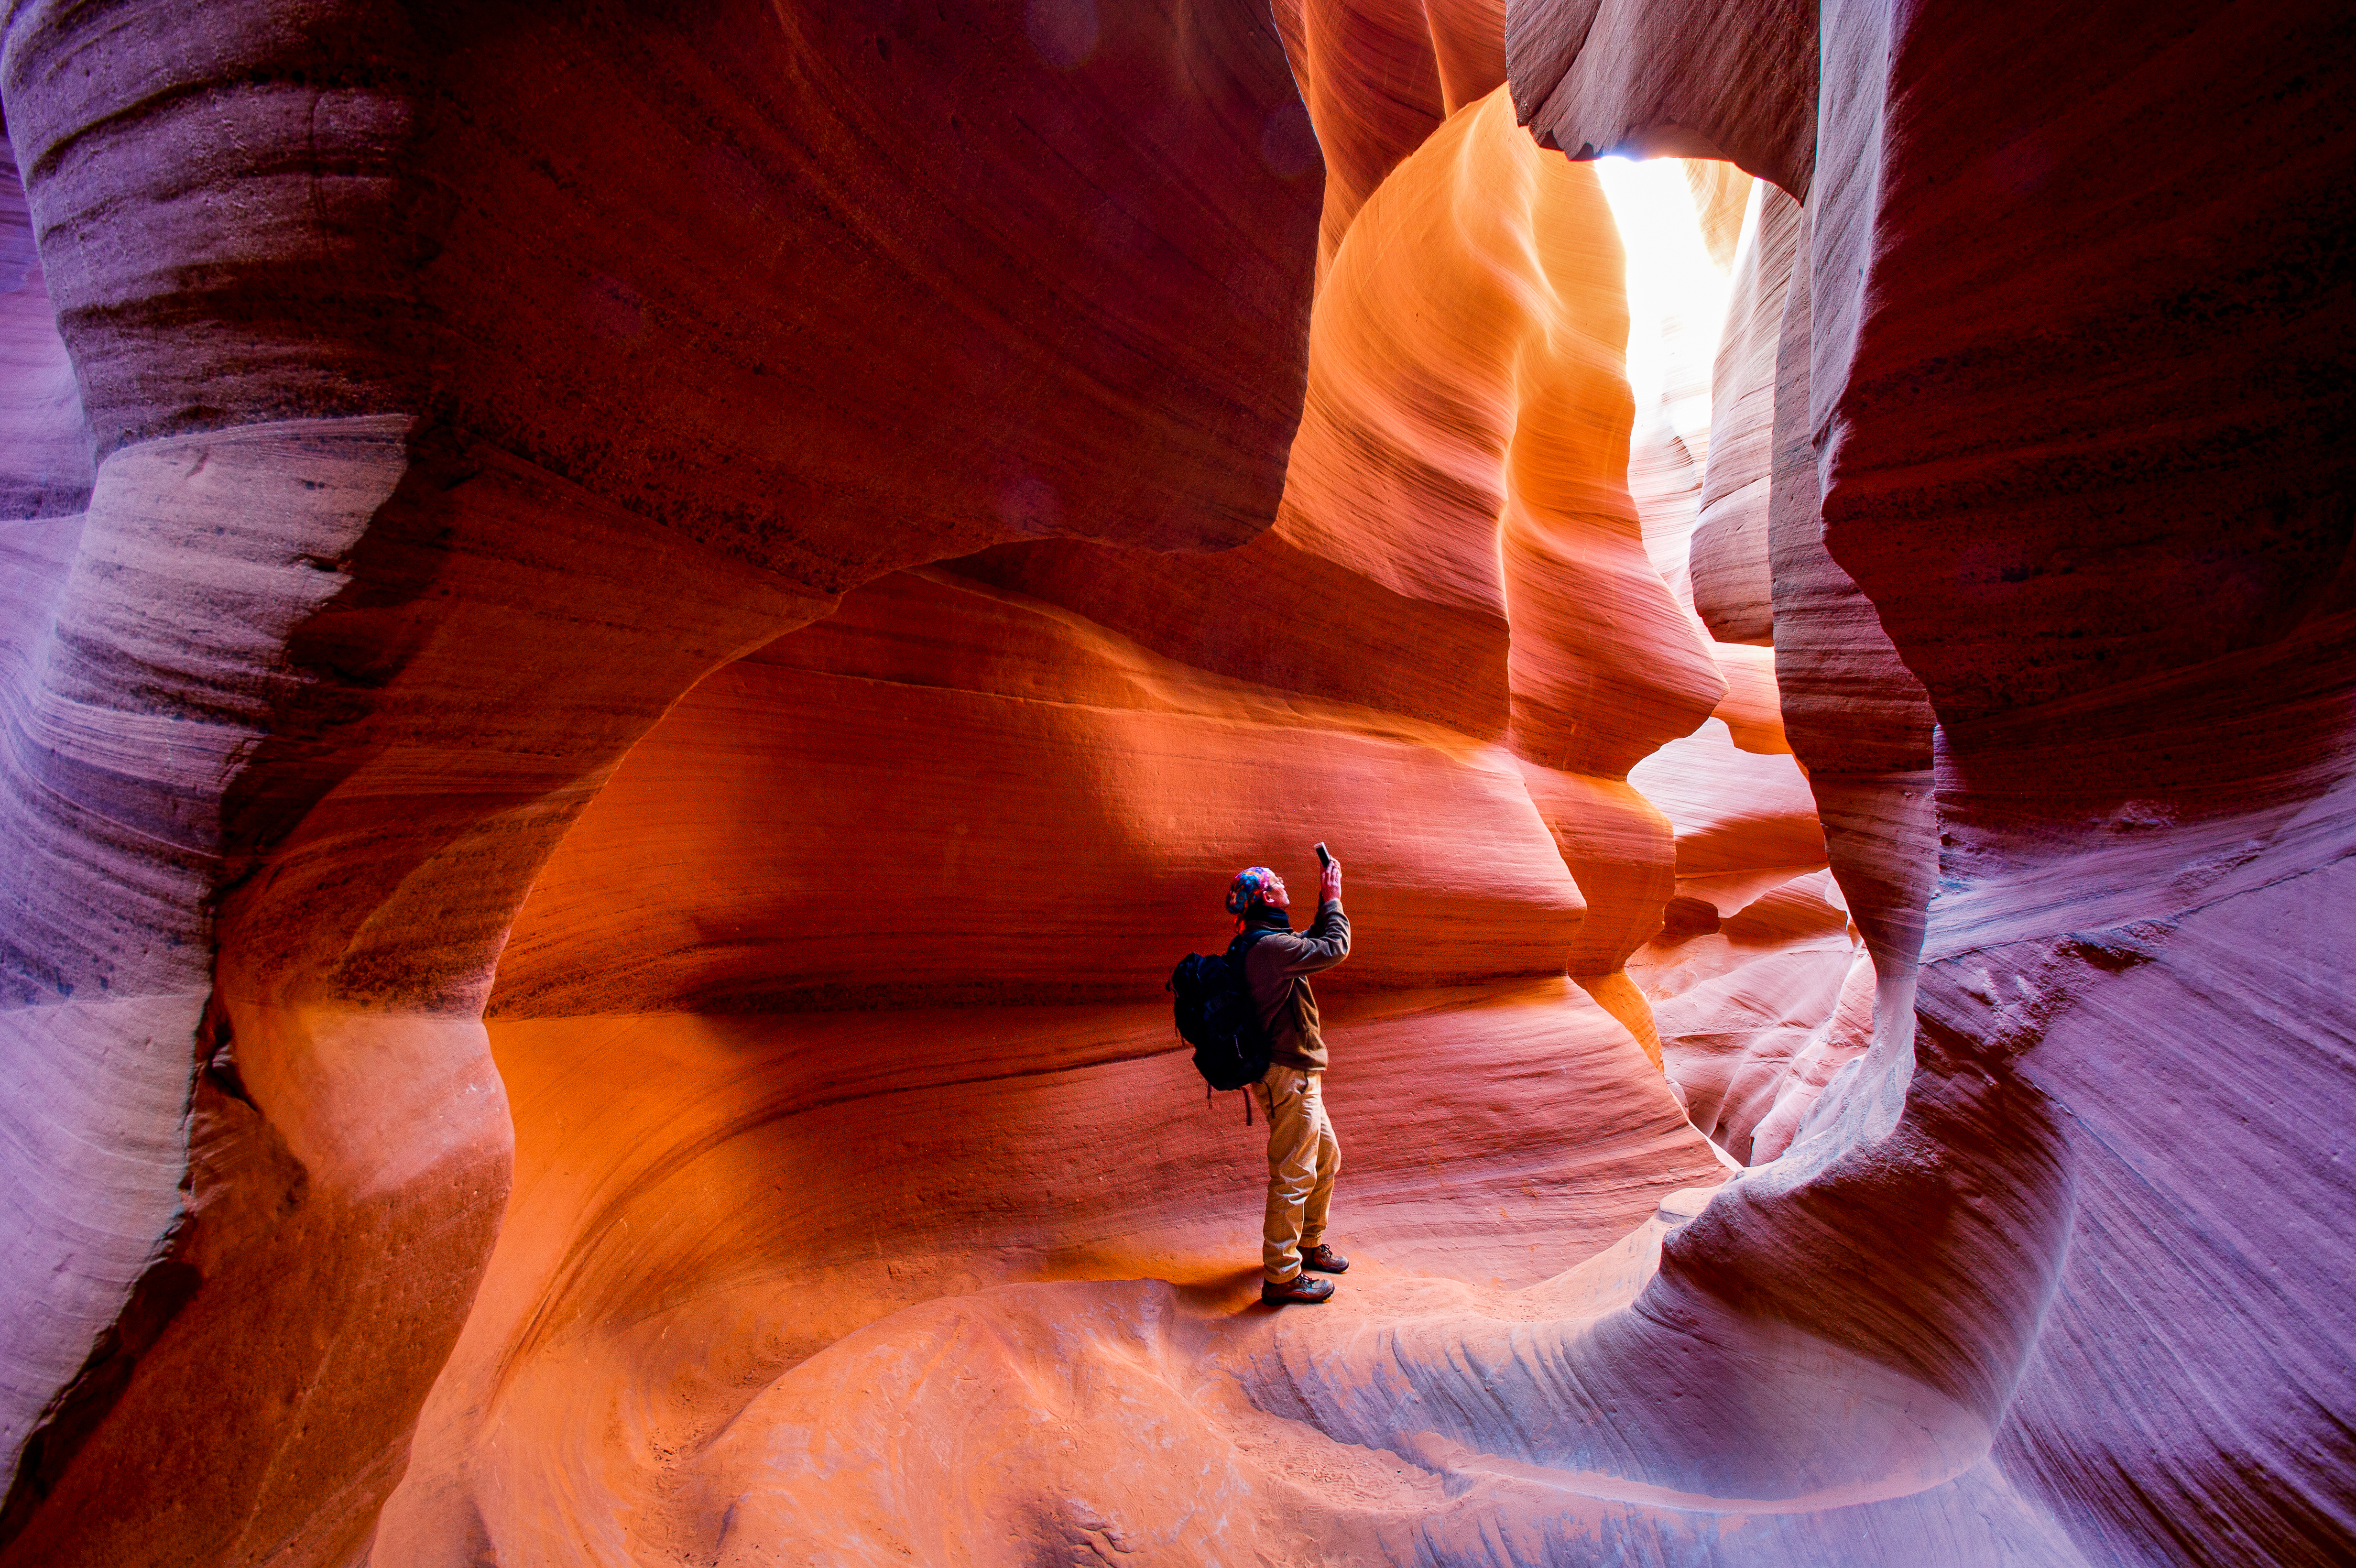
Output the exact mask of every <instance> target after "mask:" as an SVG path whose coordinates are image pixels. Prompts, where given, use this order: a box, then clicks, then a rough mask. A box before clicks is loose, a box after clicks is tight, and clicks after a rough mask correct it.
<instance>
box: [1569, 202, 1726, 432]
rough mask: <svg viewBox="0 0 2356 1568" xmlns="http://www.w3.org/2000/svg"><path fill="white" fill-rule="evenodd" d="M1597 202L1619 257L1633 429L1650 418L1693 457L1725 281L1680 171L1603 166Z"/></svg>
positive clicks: (1705, 423)
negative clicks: (1611, 226)
mask: <svg viewBox="0 0 2356 1568" xmlns="http://www.w3.org/2000/svg"><path fill="white" fill-rule="evenodd" d="M1595 170H1596V173H1597V175H1598V176H1600V177H1601V179H1602V181H1603V195H1604V198H1605V199H1606V200H1607V201H1609V202H1610V203H1611V204H1612V219H1613V221H1615V222H1616V223H1618V224H1619V226H1620V241H1621V243H1622V245H1623V246H1625V247H1626V248H1627V251H1628V384H1629V387H1630V388H1631V389H1633V391H1634V393H1635V395H1636V422H1637V423H1638V424H1639V425H1642V424H1644V422H1646V419H1647V416H1648V415H1650V414H1653V413H1654V411H1659V414H1660V415H1665V417H1666V419H1667V421H1668V423H1669V425H1670V427H1671V428H1672V429H1673V430H1674V431H1675V432H1676V434H1678V435H1679V436H1681V437H1683V438H1685V439H1686V441H1687V443H1688V444H1689V445H1691V446H1692V447H1693V449H1694V452H1695V453H1696V454H1697V456H1698V455H1699V454H1700V453H1702V452H1703V451H1705V450H1707V447H1708V440H1709V372H1710V365H1711V363H1712V361H1713V360H1715V359H1716V357H1717V356H1718V336H1719V329H1720V327H1721V326H1723V325H1724V324H1725V321H1726V300H1727V294H1728V292H1729V288H1730V283H1731V280H1730V276H1729V274H1728V273H1726V272H1721V271H1719V268H1718V267H1717V266H1716V265H1715V264H1714V263H1713V262H1712V261H1710V256H1709V246H1708V243H1707V242H1706V241H1705V240H1703V238H1702V230H1701V215H1700V213H1699V212H1698V211H1697V209H1696V208H1695V205H1694V192H1693V187H1692V186H1691V185H1690V184H1689V183H1688V182H1687V179H1686V171H1685V164H1684V162H1683V161H1682V160H1680V159H1677V158H1648V159H1645V160H1644V161H1643V162H1641V163H1638V162H1632V161H1631V160H1629V159H1627V158H1602V159H1599V160H1597V162H1596V165H1595Z"/></svg>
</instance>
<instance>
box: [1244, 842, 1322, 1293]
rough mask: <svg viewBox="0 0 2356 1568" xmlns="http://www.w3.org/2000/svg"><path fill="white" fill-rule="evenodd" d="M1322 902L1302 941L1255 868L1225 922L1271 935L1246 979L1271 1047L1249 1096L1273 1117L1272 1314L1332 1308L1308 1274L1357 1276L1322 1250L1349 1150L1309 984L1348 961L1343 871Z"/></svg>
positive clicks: (1288, 904) (1286, 901)
mask: <svg viewBox="0 0 2356 1568" xmlns="http://www.w3.org/2000/svg"><path fill="white" fill-rule="evenodd" d="M1317 893H1318V903H1317V921H1316V923H1315V924H1313V925H1312V926H1311V927H1310V928H1309V931H1308V932H1307V933H1306V934H1299V933H1294V931H1293V930H1292V929H1291V926H1292V917H1291V914H1290V911H1291V908H1292V897H1291V895H1290V893H1288V892H1287V891H1285V887H1284V879H1283V878H1281V877H1280V876H1278V875H1277V874H1276V873H1275V872H1274V871H1271V870H1269V869H1268V868H1267V867H1265V866H1254V867H1252V868H1251V869H1249V870H1247V871H1244V872H1241V873H1239V874H1238V875H1237V878H1236V880H1234V881H1232V882H1230V883H1229V884H1228V885H1227V912H1228V913H1230V914H1232V915H1234V916H1235V917H1236V922H1237V924H1238V925H1240V926H1241V927H1242V928H1243V929H1244V930H1246V931H1261V932H1265V933H1267V934H1265V935H1263V936H1261V937H1260V938H1259V939H1258V941H1256V942H1254V943H1253V944H1252V946H1251V952H1250V954H1249V955H1248V956H1247V957H1246V958H1245V960H1244V979H1245V981H1246V982H1247V983H1248V985H1249V986H1250V987H1251V995H1252V1000H1253V1001H1254V1002H1256V1003H1258V1007H1259V1021H1260V1023H1261V1025H1262V1026H1263V1027H1264V1028H1265V1029H1267V1030H1268V1036H1269V1040H1270V1042H1271V1043H1272V1044H1273V1046H1274V1050H1273V1051H1271V1052H1270V1055H1269V1069H1268V1072H1267V1075H1266V1076H1265V1077H1263V1078H1261V1079H1260V1081H1259V1082H1258V1083H1255V1084H1253V1085H1252V1086H1251V1093H1252V1098H1253V1099H1255V1100H1257V1101H1258V1103H1259V1108H1260V1110H1261V1112H1262V1113H1263V1114H1264V1115H1266V1116H1267V1117H1268V1212H1267V1216H1266V1222H1265V1223H1264V1224H1263V1225H1262V1227H1261V1230H1260V1239H1261V1246H1260V1262H1261V1264H1263V1265H1264V1266H1265V1267H1266V1269H1267V1271H1268V1277H1267V1279H1266V1280H1265V1281H1264V1282H1263V1283H1262V1284H1261V1285H1260V1287H1259V1298H1260V1299H1261V1300H1262V1301H1264V1302H1266V1303H1268V1304H1269V1306H1271V1307H1276V1306H1281V1305H1283V1304H1285V1303H1287V1302H1296V1301H1297V1302H1314V1301H1323V1300H1325V1299H1326V1298H1328V1297H1329V1296H1332V1295H1333V1281H1331V1280H1324V1279H1312V1278H1310V1277H1309V1274H1310V1272H1311V1271H1314V1272H1316V1273H1320V1274H1340V1273H1342V1272H1343V1271H1344V1270H1345V1269H1347V1268H1348V1267H1349V1266H1350V1260H1349V1259H1347V1258H1345V1257H1344V1256H1342V1255H1341V1254H1340V1253H1336V1252H1335V1251H1334V1250H1333V1248H1331V1247H1329V1246H1327V1245H1326V1244H1325V1242H1324V1236H1325V1211H1326V1207H1327V1205H1329V1204H1330V1203H1331V1202H1332V1201H1333V1173H1334V1172H1335V1171H1337V1170H1339V1169H1341V1168H1342V1146H1341V1144H1340V1143H1338V1142H1337V1141H1335V1139H1334V1136H1333V1123H1332V1122H1330V1121H1328V1120H1327V1119H1326V1117H1325V1095H1324V1089H1323V1074H1324V1072H1325V1037H1324V1036H1323V1034H1322V1033H1321V1032H1320V1031H1319V1029H1318V1027H1317V996H1316V993H1315V992H1313V991H1312V990H1310V988H1309V976H1312V975H1314V974H1315V973H1317V972H1318V971H1319V970H1320V969H1331V968H1332V967H1333V965H1336V964H1339V963H1340V962H1342V960H1343V959H1344V958H1345V957H1347V956H1348V955H1349V952H1350V919H1349V917H1348V916H1347V915H1345V914H1344V913H1343V912H1342V863H1341V862H1340V861H1338V860H1333V859H1328V860H1327V861H1326V863H1325V871H1324V875H1323V879H1322V880H1321V881H1320V883H1319V886H1318V890H1317Z"/></svg>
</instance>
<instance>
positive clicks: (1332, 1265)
mask: <svg viewBox="0 0 2356 1568" xmlns="http://www.w3.org/2000/svg"><path fill="white" fill-rule="evenodd" d="M1301 1267H1302V1268H1310V1269H1315V1270H1316V1271H1317V1272H1318V1273H1319V1274H1348V1273H1349V1272H1350V1260H1349V1259H1347V1258H1345V1257H1344V1256H1343V1255H1342V1254H1341V1253H1337V1252H1335V1251H1334V1250H1333V1248H1331V1247H1329V1246H1327V1245H1326V1244H1325V1243H1323V1242H1320V1243H1317V1244H1316V1245H1315V1246H1313V1247H1303V1248H1301Z"/></svg>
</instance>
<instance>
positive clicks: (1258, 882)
mask: <svg viewBox="0 0 2356 1568" xmlns="http://www.w3.org/2000/svg"><path fill="white" fill-rule="evenodd" d="M1275 881H1276V873H1275V872H1274V871H1271V870H1269V869H1268V868H1267V867H1266V866H1250V867H1247V868H1246V869H1243V870H1240V871H1237V873H1236V880H1234V881H1232V882H1229V883H1228V884H1227V912H1228V913H1229V914H1231V915H1234V916H1235V917H1236V918H1237V920H1241V919H1242V918H1243V917H1244V914H1245V912H1247V911H1248V910H1249V909H1250V908H1251V906H1252V905H1254V904H1256V903H1260V902H1263V901H1265V898H1266V895H1267V892H1268V890H1269V887H1270V886H1271V885H1273V884H1274V882H1275Z"/></svg>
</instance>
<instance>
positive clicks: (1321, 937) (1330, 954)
mask: <svg viewBox="0 0 2356 1568" xmlns="http://www.w3.org/2000/svg"><path fill="white" fill-rule="evenodd" d="M1260 945H1261V946H1262V947H1264V948H1268V949H1269V950H1270V953H1269V956H1270V957H1272V958H1273V959H1274V960H1275V961H1276V969H1275V975H1276V977H1277V978H1280V979H1288V980H1289V979H1290V978H1291V977H1292V976H1295V975H1314V974H1316V973H1317V972H1318V971H1319V970H1320V969H1331V968H1332V967H1333V965H1336V964H1339V963H1340V962H1342V960H1343V959H1344V958H1347V957H1348V956H1349V955H1350V917H1349V916H1348V915H1346V914H1344V913H1343V912H1342V901H1341V900H1339V899H1328V900H1326V901H1324V902H1323V903H1322V904H1320V905H1319V906H1318V907H1317V921H1316V923H1315V924H1313V925H1312V926H1311V927H1310V928H1309V929H1308V930H1307V931H1305V932H1303V933H1301V934H1300V935H1299V936H1295V935H1293V934H1292V933H1290V932H1289V931H1280V932H1276V933H1273V934H1271V935H1269V936H1266V937H1263V938H1261V940H1260Z"/></svg>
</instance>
